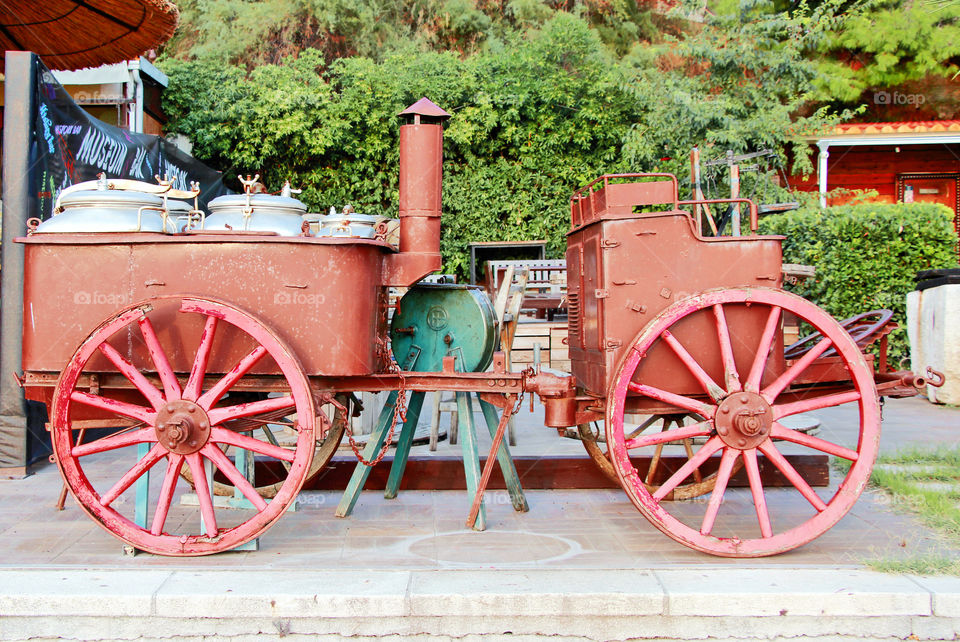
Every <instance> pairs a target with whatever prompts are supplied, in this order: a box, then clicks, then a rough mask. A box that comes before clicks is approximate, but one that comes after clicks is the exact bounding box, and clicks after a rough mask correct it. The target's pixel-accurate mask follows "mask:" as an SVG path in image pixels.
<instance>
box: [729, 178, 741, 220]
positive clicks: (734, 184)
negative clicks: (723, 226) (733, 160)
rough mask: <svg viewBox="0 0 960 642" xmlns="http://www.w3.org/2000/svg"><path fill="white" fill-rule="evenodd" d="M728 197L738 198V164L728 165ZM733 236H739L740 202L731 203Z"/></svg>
mask: <svg viewBox="0 0 960 642" xmlns="http://www.w3.org/2000/svg"><path fill="white" fill-rule="evenodd" d="M730 198H740V166H739V165H731V166H730ZM732 227H733V230H732V231H731V234H733V236H740V204H739V203H733V222H732Z"/></svg>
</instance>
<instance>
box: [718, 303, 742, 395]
mask: <svg viewBox="0 0 960 642" xmlns="http://www.w3.org/2000/svg"><path fill="white" fill-rule="evenodd" d="M713 316H714V321H716V324H717V339H718V340H719V343H720V357H721V359H722V360H723V378H724V383H725V384H726V388H727V392H737V391H739V390H742V387H741V385H740V375H739V374H738V373H737V364H736V362H735V361H734V359H733V345H732V344H731V343H730V328H729V327H728V326H727V317H726V314H725V313H724V311H723V305H721V304H720V303H717V304H714V306H713Z"/></svg>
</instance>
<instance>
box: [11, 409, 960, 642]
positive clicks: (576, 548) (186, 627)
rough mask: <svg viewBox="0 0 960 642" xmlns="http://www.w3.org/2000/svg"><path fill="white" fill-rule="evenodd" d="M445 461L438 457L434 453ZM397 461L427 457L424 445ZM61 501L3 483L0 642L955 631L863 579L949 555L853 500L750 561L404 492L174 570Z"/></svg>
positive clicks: (951, 616) (322, 501)
mask: <svg viewBox="0 0 960 642" xmlns="http://www.w3.org/2000/svg"><path fill="white" fill-rule="evenodd" d="M816 414H817V415H819V419H820V420H821V423H822V425H821V430H822V431H823V434H825V435H829V436H830V437H831V438H832V439H835V440H837V441H840V442H844V441H845V440H849V438H850V435H851V434H855V433H852V429H851V426H850V425H849V415H850V412H849V410H848V409H846V408H838V409H831V410H830V411H825V412H819V413H816ZM885 416H886V422H885V434H884V436H883V438H882V441H881V443H882V449H883V450H884V451H888V452H890V451H896V450H898V449H901V448H905V447H911V446H912V445H920V446H925V447H936V446H937V445H942V444H943V445H945V444H951V445H952V444H955V443H957V435H958V431H960V409H955V408H941V407H935V406H932V405H930V404H927V403H926V402H924V401H922V400H918V399H908V400H897V401H891V402H888V405H887V406H886V409H885ZM479 432H481V435H482V433H483V432H485V431H479ZM518 441H519V445H518V447H517V448H516V449H515V453H517V454H521V455H535V454H538V453H539V454H563V453H569V454H579V453H580V452H581V446H580V444H579V443H577V442H575V441H573V440H568V439H562V438H558V437H557V436H556V435H555V433H554V432H553V431H551V430H548V429H545V428H543V427H542V423H540V422H539V420H538V418H537V414H536V413H535V414H534V415H532V416H524V417H522V418H521V421H520V422H519V425H518ZM485 443H489V438H486V439H484V438H483V437H482V436H481V448H484V444H485ZM444 449H445V452H444ZM421 451H422V452H421ZM454 452H457V451H456V450H450V446H449V445H445V446H444V447H443V448H442V449H441V451H440V452H438V453H437V455H443V454H447V455H450V454H452V453H454ZM414 456H424V457H426V456H436V455H430V454H429V453H428V451H427V450H426V446H422V447H418V448H417V450H416V451H415V453H414ZM834 477H836V475H834ZM59 488H60V481H59V477H58V475H57V471H56V468H55V467H53V466H51V465H40V466H37V467H36V468H35V469H34V471H33V474H32V475H31V476H30V477H28V478H27V479H24V480H18V481H3V482H0V508H2V510H0V640H7V639H26V638H31V639H54V638H57V637H68V638H76V639H133V638H138V639H160V638H164V639H171V638H175V639H227V638H230V639H234V638H235V639H257V640H261V639H279V638H281V637H282V638H284V639H285V640H288V641H289V640H299V639H304V640H306V639H310V640H314V639H344V638H345V637H351V638H355V637H358V636H359V637H363V636H380V635H387V634H390V635H393V636H394V639H407V638H409V637H413V636H415V635H416V636H418V638H422V639H430V640H452V639H457V640H470V639H473V636H476V635H482V634H486V635H491V636H493V637H495V638H502V637H505V636H506V635H507V634H508V633H509V634H510V637H511V639H513V640H526V639H540V638H542V637H548V636H549V637H551V639H552V640H554V641H556V640H567V639H569V640H588V639H589V640H609V639H640V638H643V639H649V638H658V639H703V638H706V637H711V638H725V639H745V638H753V639H758V638H759V639H774V638H781V637H782V638H786V637H790V638H807V639H905V638H910V639H952V638H954V637H955V636H956V635H958V634H960V578H939V579H938V578H933V579H930V578H903V577H896V576H886V575H881V574H876V573H870V572H866V571H863V570H862V568H863V567H862V564H863V562H864V561H865V560H868V559H874V558H879V557H885V558H898V557H905V556H911V555H916V554H921V553H929V552H934V553H941V554H948V555H954V554H960V552H957V551H954V550H953V549H951V548H950V547H949V546H948V544H947V543H945V542H944V541H942V540H941V539H939V538H938V537H937V536H935V535H933V534H932V533H930V532H929V531H927V530H926V529H925V528H923V527H922V525H920V524H919V523H918V522H917V521H916V520H915V519H914V518H912V517H910V516H909V515H907V514H905V513H902V512H899V511H898V510H896V507H893V506H891V505H890V503H889V501H887V500H886V498H885V496H884V495H883V494H881V493H879V492H874V491H869V490H868V491H867V492H866V493H865V495H864V496H863V497H862V498H861V499H860V501H859V502H858V503H857V504H856V505H855V506H854V508H853V509H852V510H851V512H850V513H849V514H848V515H847V516H846V517H845V518H844V519H843V520H841V522H840V523H839V524H837V525H836V526H835V527H833V528H832V529H831V530H829V531H828V532H827V533H826V534H824V535H823V536H821V537H820V538H818V539H817V540H815V541H813V542H811V543H809V544H807V545H806V546H803V547H801V548H799V549H797V550H795V551H792V552H789V553H786V554H783V555H779V556H776V557H770V558H764V559H758V560H728V559H721V558H715V557H710V556H706V555H703V554H700V553H697V552H695V551H692V550H689V549H686V548H684V547H682V546H680V545H678V544H676V543H674V542H673V541H672V540H671V539H669V538H667V537H666V536H664V535H662V534H661V533H660V532H659V531H657V530H656V529H655V528H653V527H652V526H650V525H649V524H648V523H647V522H646V521H645V520H644V519H643V518H642V517H641V516H640V515H639V514H638V513H637V511H636V510H635V509H634V507H633V506H632V504H630V503H629V501H628V500H627V499H626V497H625V496H624V495H623V493H622V492H621V491H617V490H550V491H547V490H534V491H528V492H527V497H528V500H529V502H530V507H531V510H530V512H529V513H523V514H520V513H515V512H514V511H513V510H512V507H511V506H510V504H509V501H507V497H506V493H505V492H502V491H494V492H491V493H490V495H488V499H487V516H488V521H487V530H486V531H485V532H480V533H477V532H472V531H469V530H467V529H466V528H465V527H464V523H463V522H464V519H465V516H466V513H467V510H468V508H469V498H468V497H467V495H466V493H464V492H458V491H442V492H440V491H434V492H401V494H400V496H399V497H398V498H397V499H395V500H389V501H388V500H385V499H384V498H383V496H382V493H379V492H375V491H369V492H365V493H364V494H363V495H362V497H361V498H360V500H359V502H358V503H357V506H356V509H355V511H354V513H353V515H352V516H350V517H349V518H347V519H337V518H335V517H334V516H333V509H334V506H335V505H336V503H337V502H338V501H339V493H335V492H319V491H318V492H309V493H305V494H304V495H303V496H302V498H301V501H300V508H299V510H298V511H297V512H291V513H288V514H286V515H285V516H284V517H282V518H281V519H280V521H279V522H278V523H277V524H276V525H275V526H274V527H273V528H272V529H271V530H269V531H268V532H267V533H266V534H265V535H264V536H263V537H262V538H261V541H260V550H259V551H256V552H231V553H226V554H221V555H215V556H210V557H204V558H185V559H184V558H177V559H174V558H162V557H158V556H153V555H137V556H135V557H131V556H125V555H123V554H122V552H121V545H120V543H119V542H118V541H117V540H115V539H113V538H112V537H111V536H110V535H108V534H107V533H105V532H104V531H102V530H101V529H100V528H99V527H97V526H96V525H94V524H93V523H92V521H91V520H90V519H89V518H87V517H86V515H85V514H84V513H83V512H82V511H81V510H80V509H79V508H78V507H77V506H76V505H75V504H73V503H72V501H68V504H67V510H65V511H63V512H57V511H55V510H54V509H53V503H54V502H55V500H56V496H57V493H58V491H59ZM826 490H827V489H824V491H826ZM737 494H738V495H742V497H737V496H730V499H728V500H727V501H725V503H724V505H723V510H722V512H721V520H720V521H719V522H718V528H722V527H723V525H724V524H725V523H729V522H735V521H737V520H742V519H751V520H755V517H754V516H753V508H752V503H751V500H750V497H749V494H748V493H747V492H746V491H738V493H737ZM795 495H796V494H795V493H793V492H791V491H778V490H773V491H771V492H770V495H769V496H768V503H769V506H770V507H771V511H772V513H773V516H774V519H775V520H776V519H783V518H785V516H787V515H790V514H799V513H802V512H803V511H804V510H809V508H808V507H807V506H806V505H804V502H803V500H799V501H798V500H797V497H796V496H795ZM182 517H183V518H187V517H188V516H187V515H186V513H184V515H183V516H182Z"/></svg>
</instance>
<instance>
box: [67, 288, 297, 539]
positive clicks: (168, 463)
mask: <svg viewBox="0 0 960 642" xmlns="http://www.w3.org/2000/svg"><path fill="white" fill-rule="evenodd" d="M154 322H156V323H154ZM188 335H195V336H188ZM218 352H219V353H220V354H218ZM135 362H139V363H137V364H136V365H135ZM178 363H179V364H180V365H179V367H177V365H176V364H178ZM214 364H218V365H216V366H215V365H214ZM223 364H229V365H225V366H224V365H223ZM208 366H209V367H208ZM181 369H182V372H181V373H180V375H179V376H178V374H177V371H175V370H181ZM143 370H148V371H154V372H156V373H157V374H156V377H148V376H146V375H144V374H143V372H142V371H143ZM105 371H113V372H117V371H119V373H120V374H121V375H122V378H120V376H119V375H114V377H115V378H118V379H120V384H122V385H119V384H118V385H116V386H110V387H108V386H107V385H105V382H104V380H105V379H106V378H107V376H108V375H106V374H103V373H104V372H105ZM251 372H254V373H270V372H274V373H275V372H279V373H282V374H281V376H279V377H277V376H275V375H274V376H273V377H272V378H271V377H269V376H262V377H261V379H262V380H267V379H270V381H271V382H272V386H271V389H273V390H275V391H276V392H275V393H274V395H276V396H271V397H269V398H267V399H263V400H260V401H253V402H246V403H231V402H230V396H229V393H230V391H231V390H232V389H234V388H235V386H237V384H238V382H240V381H241V380H242V379H243V378H244V377H245V376H246V375H248V374H250V373H251ZM215 373H216V374H215ZM101 386H102V387H101ZM278 413H280V414H283V415H284V416H286V417H288V418H292V421H293V422H294V424H293V425H294V426H295V434H296V441H295V444H292V445H291V446H290V447H286V448H283V447H278V446H276V445H274V444H271V443H269V441H266V440H263V439H258V438H255V437H254V436H252V434H253V433H252V431H250V430H249V428H248V429H247V430H246V431H244V430H243V426H244V422H242V421H238V420H242V419H244V418H248V417H257V416H271V415H276V414H278ZM91 416H92V417H95V418H97V419H107V420H110V421H111V422H112V423H111V425H117V423H118V420H119V423H122V422H123V421H126V422H128V423H129V424H130V425H129V427H128V428H126V429H124V430H122V431H121V432H118V433H116V434H113V435H110V436H107V437H103V438H100V439H95V440H93V441H85V442H84V443H77V441H78V439H77V438H78V436H79V435H78V432H77V430H76V428H77V426H78V425H81V422H82V424H83V425H90V423H91V420H90V419H89V418H90V417H91ZM52 418H53V421H52V426H53V427H52V441H53V448H54V456H55V458H56V461H57V465H58V466H59V467H60V470H61V472H62V473H63V476H64V479H66V481H67V485H68V486H69V488H70V490H71V491H72V493H73V494H74V496H75V497H76V498H77V501H78V502H79V504H80V505H81V506H82V507H83V509H84V510H85V511H86V512H87V513H88V514H89V515H90V516H91V517H92V518H93V519H94V520H95V521H96V522H97V523H98V524H100V525H101V526H102V527H103V528H105V529H106V530H107V531H109V532H110V533H112V534H114V535H116V536H117V537H119V538H120V539H122V540H123V541H125V542H127V543H129V544H131V545H133V546H134V547H136V548H138V549H141V550H144V551H150V552H153V553H158V554H161V555H178V556H181V555H206V554H210V553H217V552H220V551H226V550H229V549H231V548H234V547H236V546H239V545H240V544H243V543H244V542H247V541H249V540H251V539H252V538H254V537H257V536H258V535H260V534H261V533H263V532H264V531H265V530H266V529H267V528H269V527H270V526H271V525H272V524H273V523H274V522H275V521H276V520H277V519H278V518H279V517H280V516H281V515H282V514H283V512H284V510H285V509H286V508H287V506H288V505H289V504H290V503H291V502H292V501H293V500H294V499H295V497H296V495H297V493H298V491H299V490H300V487H301V486H302V484H303V482H304V479H305V477H306V474H307V471H308V470H309V468H310V462H311V458H312V457H313V453H314V446H315V422H316V409H315V407H314V401H313V396H312V394H311V390H310V386H309V383H308V381H307V378H306V375H305V374H304V372H303V369H302V367H301V366H300V364H299V363H298V361H297V360H296V358H295V357H294V355H293V354H292V353H291V352H290V350H289V349H288V348H287V347H286V346H284V344H283V343H282V342H281V341H280V340H279V339H278V338H277V337H276V336H275V335H274V334H273V333H272V332H271V331H270V330H268V329H267V328H266V327H265V326H264V325H263V324H262V323H260V322H259V321H257V320H256V319H254V318H253V317H251V316H250V315H249V314H247V313H245V312H241V311H240V310H238V309H236V308H234V307H232V306H230V305H227V304H224V303H219V302H214V301H209V300H204V299H196V298H183V299H171V298H161V299H155V300H151V301H148V302H145V303H142V304H138V305H134V306H131V307H128V308H126V309H124V310H122V311H121V312H119V313H118V314H116V315H115V316H114V317H112V318H110V319H109V320H107V321H105V322H104V323H103V324H101V325H100V326H99V327H98V328H97V329H96V330H94V331H93V332H92V333H91V334H90V336H89V337H88V338H87V339H86V340H85V341H84V342H83V343H82V344H81V345H80V347H79V348H78V349H77V351H76V353H75V354H74V355H73V358H72V359H71V360H70V362H69V364H68V365H67V367H66V368H65V369H64V371H63V372H62V373H61V375H60V378H59V380H58V382H57V387H56V390H55V391H54V399H53V410H52ZM238 425H239V426H240V429H237V426H238ZM247 433H249V434H247ZM140 444H146V445H147V447H148V452H147V454H146V455H145V456H144V457H143V458H139V457H138V455H137V450H138V445H140ZM227 447H232V448H234V449H238V448H239V449H244V450H246V451H248V452H252V453H256V454H257V455H259V456H262V457H265V458H273V459H275V460H276V461H277V462H279V463H281V464H288V465H289V468H288V469H286V479H285V480H284V482H283V484H282V485H281V487H280V488H279V490H278V491H277V493H276V495H275V497H274V498H273V499H272V500H271V501H270V502H267V501H265V500H264V498H263V497H261V496H260V495H259V494H258V493H257V491H256V489H254V488H253V486H252V485H251V484H250V483H249V482H248V481H247V480H246V479H245V478H244V477H243V475H242V474H241V473H240V471H239V470H238V469H237V467H236V465H235V462H234V461H232V460H231V458H230V457H229V456H228V455H227V454H225V452H224V450H226V449H227ZM228 452H229V451H228ZM210 465H212V467H213V469H215V470H218V471H219V472H220V473H221V474H222V475H223V476H224V477H226V478H227V479H228V480H229V481H230V482H231V483H232V484H233V485H234V486H235V487H236V488H238V489H239V490H240V491H241V492H242V493H243V495H244V497H246V499H247V500H249V501H250V503H251V504H253V506H254V510H236V509H220V508H217V507H216V506H215V504H214V502H213V501H212V499H211V494H210V488H209V486H208V484H207V474H206V473H205V466H210ZM152 468H153V469H154V470H156V471H157V472H158V473H160V474H159V475H157V477H158V478H159V479H160V480H161V481H160V483H159V484H154V487H153V488H151V489H150V491H151V492H150V499H151V502H150V504H149V510H148V511H147V519H146V525H145V527H141V526H138V525H137V523H136V522H135V505H136V502H135V499H134V490H133V489H132V488H131V487H132V486H133V485H134V483H135V482H136V481H137V480H138V479H141V478H142V477H143V475H144V474H145V473H146V472H147V471H149V470H150V469H152ZM283 468H286V467H283ZM184 469H189V470H190V472H191V473H192V477H193V479H194V480H196V481H197V483H196V490H197V493H196V495H197V503H198V504H199V510H197V508H193V507H184V506H182V505H179V504H177V503H175V502H174V498H175V496H176V489H177V485H178V482H179V483H180V484H181V485H182V486H183V487H184V488H186V486H187V484H186V482H185V481H182V480H181V477H180V473H181V471H182V470H184ZM118 471H119V472H118Z"/></svg>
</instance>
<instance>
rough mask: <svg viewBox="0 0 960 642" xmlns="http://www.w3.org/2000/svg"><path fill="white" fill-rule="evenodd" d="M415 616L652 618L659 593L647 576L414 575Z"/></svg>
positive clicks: (546, 572)
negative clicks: (508, 615)
mask: <svg viewBox="0 0 960 642" xmlns="http://www.w3.org/2000/svg"><path fill="white" fill-rule="evenodd" d="M409 597H410V610H411V613H412V614H416V615H458V616H460V615H462V616H470V615H507V614H516V615H520V614H523V615H528V616H535V615H558V616H559V615H563V616H569V615H613V616H615V615H652V614H660V613H662V612H663V598H664V595H663V589H662V588H661V587H660V585H659V583H658V582H657V580H656V578H655V577H654V576H653V574H652V573H651V572H649V571H643V570H594V569H586V570H584V569H579V570H577V571H568V570H562V569H536V570H531V571H516V570H490V571H476V570H470V571H466V570H464V571H448V570H443V571H415V572H414V573H413V578H412V581H411V583H410V594H409Z"/></svg>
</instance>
